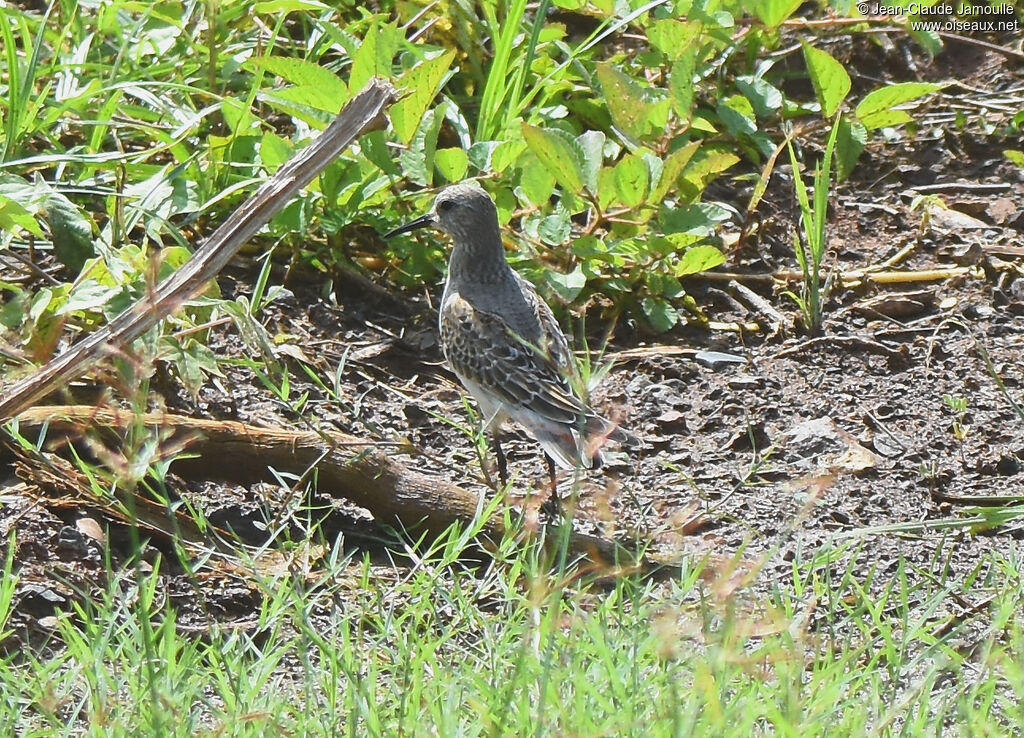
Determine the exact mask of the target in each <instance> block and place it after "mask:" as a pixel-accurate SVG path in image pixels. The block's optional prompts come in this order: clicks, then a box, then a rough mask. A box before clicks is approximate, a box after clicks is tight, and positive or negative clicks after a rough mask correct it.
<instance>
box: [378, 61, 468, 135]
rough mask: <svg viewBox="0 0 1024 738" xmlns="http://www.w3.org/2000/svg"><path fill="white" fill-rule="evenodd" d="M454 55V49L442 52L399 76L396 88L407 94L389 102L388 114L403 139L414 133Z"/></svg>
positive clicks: (395, 129) (396, 133)
mask: <svg viewBox="0 0 1024 738" xmlns="http://www.w3.org/2000/svg"><path fill="white" fill-rule="evenodd" d="M454 58H455V52H454V51H448V52H445V53H444V54H441V55H440V56H435V57H434V58H433V59H428V60H426V61H424V62H421V63H419V64H417V65H416V66H415V67H413V68H412V69H410V70H409V71H408V72H406V73H405V74H403V75H402V77H401V79H399V80H398V88H399V90H401V91H402V93H404V94H405V95H406V96H405V97H403V98H402V99H401V100H399V101H398V102H396V103H395V104H394V105H392V106H391V111H390V112H389V116H390V118H391V127H392V128H393V129H394V131H395V135H397V136H398V139H399V140H400V141H401V142H402V143H404V144H408V143H409V142H410V141H412V137H413V136H414V135H416V129H417V128H419V125H420V121H421V120H422V119H423V115H424V113H426V111H427V108H429V107H430V103H431V102H432V101H433V100H434V96H435V95H436V94H437V91H438V90H439V89H440V88H441V82H442V81H443V80H444V76H445V74H447V72H448V67H450V66H451V63H452V59H454Z"/></svg>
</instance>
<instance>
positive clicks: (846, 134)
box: [836, 117, 868, 179]
mask: <svg viewBox="0 0 1024 738" xmlns="http://www.w3.org/2000/svg"><path fill="white" fill-rule="evenodd" d="M867 140H868V132H867V129H865V128H864V126H863V125H862V124H861V122H860V121H858V120H852V119H851V118H849V117H844V118H843V119H842V120H841V121H839V132H838V135H837V136H836V164H837V169H838V172H839V179H846V178H847V177H848V176H849V175H850V172H852V171H853V168H854V166H855V165H856V164H857V159H859V158H860V154H861V152H862V151H863V150H864V146H865V144H866V143H867Z"/></svg>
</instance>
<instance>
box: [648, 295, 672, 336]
mask: <svg viewBox="0 0 1024 738" xmlns="http://www.w3.org/2000/svg"><path fill="white" fill-rule="evenodd" d="M640 307H641V309H642V310H643V311H644V315H645V316H646V317H647V320H648V322H649V323H650V324H651V327H652V328H653V329H654V330H656V331H658V332H659V333H663V332H665V331H667V330H669V329H670V328H671V327H672V326H674V325H675V324H676V323H678V322H679V313H677V312H676V309H675V308H674V307H672V306H671V305H670V304H669V303H668V301H667V300H663V299H661V298H656V297H645V298H644V299H643V300H641V301H640Z"/></svg>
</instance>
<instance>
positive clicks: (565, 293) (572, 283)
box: [547, 264, 587, 302]
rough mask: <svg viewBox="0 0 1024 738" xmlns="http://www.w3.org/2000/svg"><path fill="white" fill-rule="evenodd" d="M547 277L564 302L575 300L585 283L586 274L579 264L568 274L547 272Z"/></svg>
mask: <svg viewBox="0 0 1024 738" xmlns="http://www.w3.org/2000/svg"><path fill="white" fill-rule="evenodd" d="M547 278H548V283H549V284H550V285H551V287H552V289H554V291H555V292H557V293H558V296H559V297H561V298H562V299H563V300H565V301H566V302H572V301H573V300H575V299H576V298H577V297H578V296H579V294H580V292H581V291H582V290H583V288H584V287H585V286H586V284H587V276H586V275H585V274H584V273H583V269H582V267H580V265H579V264H577V265H576V268H575V269H573V270H572V271H571V272H569V273H568V274H562V273H560V272H548V275H547Z"/></svg>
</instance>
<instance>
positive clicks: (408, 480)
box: [15, 405, 650, 565]
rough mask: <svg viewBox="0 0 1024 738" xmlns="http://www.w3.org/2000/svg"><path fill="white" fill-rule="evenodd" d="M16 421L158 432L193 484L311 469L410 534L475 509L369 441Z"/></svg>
mask: <svg viewBox="0 0 1024 738" xmlns="http://www.w3.org/2000/svg"><path fill="white" fill-rule="evenodd" d="M15 422H16V424H17V428H18V431H19V432H20V433H21V434H22V435H29V436H30V435H34V434H36V433H38V432H39V431H40V430H42V428H43V427H44V425H45V426H46V427H47V428H48V430H47V434H48V438H49V439H50V440H51V441H52V440H54V439H56V438H62V439H70V440H74V439H75V438H80V437H82V436H84V435H85V434H86V433H89V432H99V433H101V434H107V435H110V436H111V437H112V438H115V439H120V438H124V435H125V433H126V432H127V430H128V428H129V427H131V426H134V425H137V424H139V423H141V424H142V425H144V426H145V427H147V428H150V429H154V430H157V429H158V430H159V431H160V435H161V438H163V439H164V440H165V442H167V443H173V442H178V443H181V444H182V445H183V446H184V447H187V452H188V455H189V456H190V458H181V459H178V460H176V461H175V462H174V463H173V466H172V468H173V470H174V471H175V472H176V473H178V474H181V475H182V476H185V477H188V478H193V479H196V478H198V479H217V480H220V481H228V482H234V483H238V484H251V483H254V482H257V481H267V482H271V483H276V482H277V479H276V478H275V477H274V475H273V474H272V472H271V468H273V469H274V470H276V471H277V472H278V473H285V474H294V475H295V476H297V477H303V476H304V475H305V474H306V472H307V471H308V470H309V469H310V468H311V467H313V466H315V467H316V470H317V480H318V489H319V491H320V492H321V493H322V494H330V495H333V496H337V497H343V498H345V499H347V500H350V501H351V502H354V503H355V504H357V505H359V506H360V507H363V508H365V509H366V510H368V511H369V512H370V513H371V514H372V515H373V517H374V519H376V520H377V521H378V522H381V523H384V524H389V525H397V526H398V527H402V528H407V529H411V530H422V529H427V530H428V531H431V532H434V533H439V532H441V531H443V530H445V529H447V528H448V527H449V526H451V525H452V524H453V523H456V522H466V521H470V520H472V519H473V518H474V517H475V516H476V515H477V514H478V511H479V510H480V509H482V505H481V499H480V497H479V495H477V494H476V493H475V492H472V491H470V490H466V489H464V488H462V487H460V486H458V485H456V484H453V483H452V482H450V481H448V480H447V479H444V478H441V477H439V476H434V475H430V474H426V473H424V472H420V471H416V470H414V469H411V468H409V466H407V465H406V464H405V463H404V462H403V461H402V460H400V459H398V458H395V457H394V456H392V455H388V454H387V453H385V452H384V451H382V450H381V449H380V448H379V447H378V446H376V445H374V444H373V443H369V442H367V441H366V440H363V439H359V438H356V437H354V436H349V435H346V434H344V433H337V432H330V433H327V432H323V433H316V432H313V431H296V430H289V429H285V428H259V427H257V426H253V425H246V424H244V423H238V422H235V421H221V420H203V419H196V418H189V417H185V416H181V415H170V414H162V413H147V414H144V415H142V416H141V417H136V416H134V415H133V414H132V413H130V412H128V411H123V410H118V409H116V408H96V407H92V406H88V405H61V406H43V407H35V408H32V409H30V410H26V411H25V412H23V413H21V414H20V415H19V416H18V417H17V418H16V419H15ZM513 520H515V517H513ZM483 530H484V533H485V534H487V535H488V536H492V537H494V538H500V537H501V536H503V535H505V534H506V533H508V529H507V527H506V525H505V518H504V516H503V515H502V514H501V513H497V514H495V515H492V516H491V517H490V518H489V519H488V520H487V521H486V523H485V524H484V528H483ZM569 550H570V552H571V553H572V554H573V555H575V556H586V557H589V558H590V559H591V560H595V561H599V562H615V561H619V562H623V563H626V562H630V563H640V564H641V565H645V564H649V563H650V562H636V556H635V555H633V554H631V553H630V552H628V551H626V550H625V549H624V548H623V547H622V546H621V545H620V544H618V543H616V542H614V541H611V540H608V539H605V538H599V537H596V536H590V535H587V534H584V533H580V532H578V531H573V533H572V537H571V539H570V541H569Z"/></svg>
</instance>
